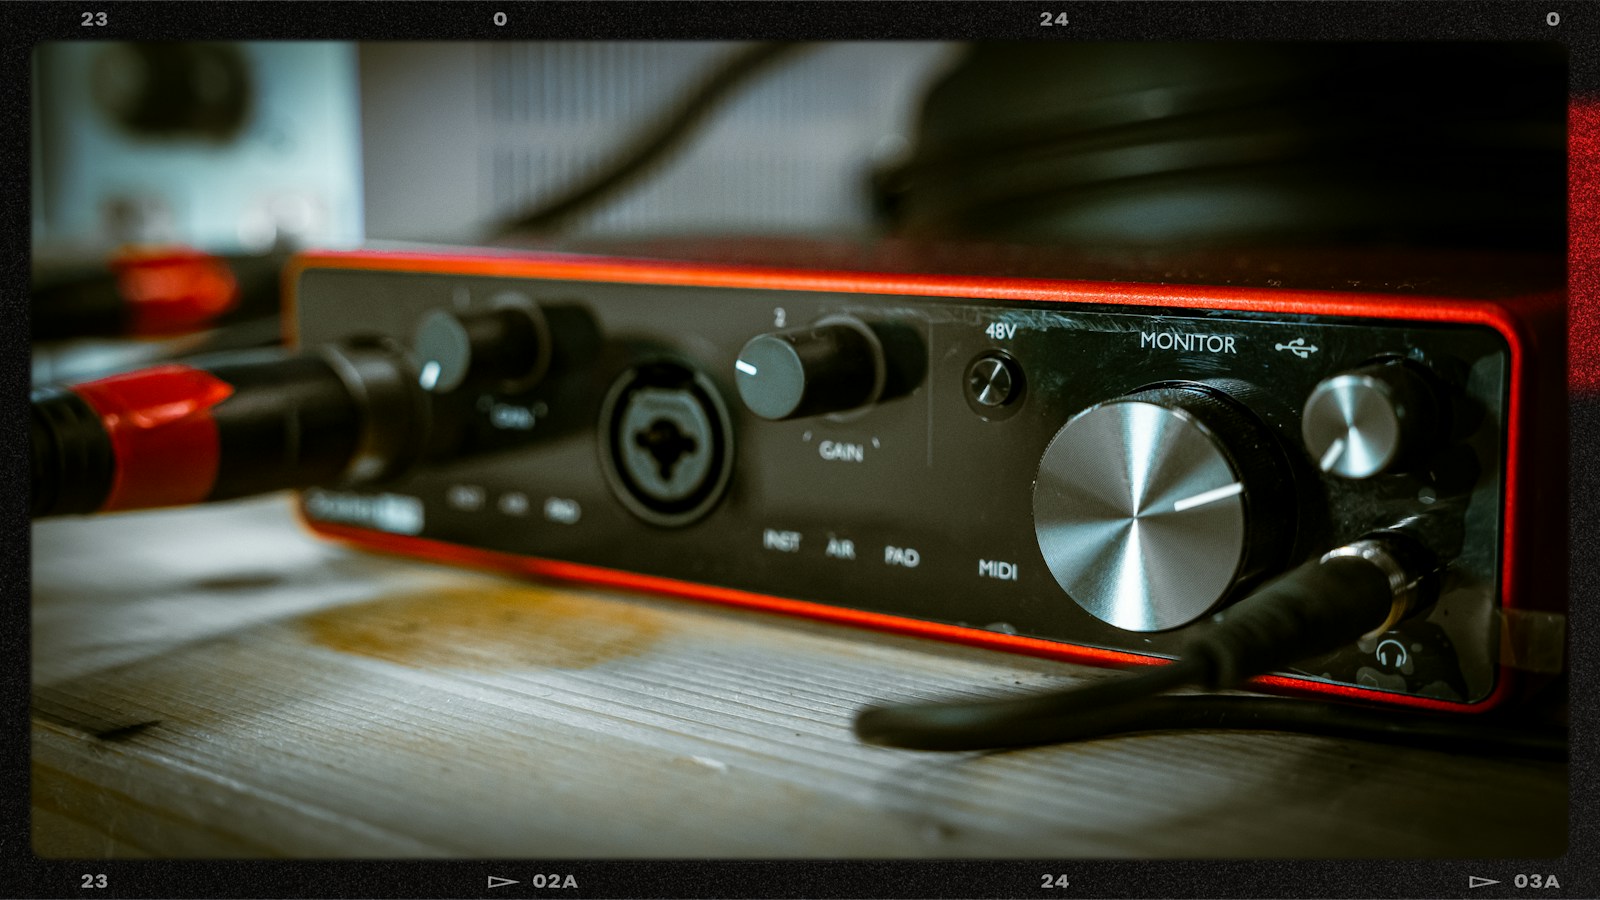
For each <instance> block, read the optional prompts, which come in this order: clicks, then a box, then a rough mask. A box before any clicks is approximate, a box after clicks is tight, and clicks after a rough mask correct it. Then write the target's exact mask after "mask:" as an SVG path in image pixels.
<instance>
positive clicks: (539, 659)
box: [33, 498, 1566, 858]
mask: <svg viewBox="0 0 1600 900" xmlns="http://www.w3.org/2000/svg"><path fill="white" fill-rule="evenodd" d="M34 538H35V544H34V549H35V555H34V588H35V589H34V598H33V603H34V606H33V610H34V613H33V623H34V632H33V648H34V657H35V668H34V685H35V689H34V707H35V727H34V783H35V798H36V800H35V802H36V804H37V805H36V815H35V820H34V841H35V847H36V849H37V850H38V852H40V853H41V854H43V855H52V856H70V855H80V854H82V853H84V852H85V848H88V849H89V850H91V851H93V852H95V853H103V854H105V855H140V854H149V855H157V856H227V857H232V856H312V857H338V856H359V857H390V856H397V857H432V856H455V857H486V856H507V857H529V858H539V857H549V858H555V857H633V856H645V857H701V856H705V857H725V858H733V857H780V856H802V857H921V856H926V857H966V856H971V857H981V856H1012V857H1046V858H1054V857H1070V856H1096V857H1099V856H1164V857H1165V856H1224V857H1228V856H1250V857H1258V856H1472V855H1480V854H1485V855H1506V854H1508V853H1509V854H1512V855H1550V854H1554V853H1558V852H1559V851H1560V849H1561V846H1562V842H1563V841H1564V837H1565V819H1566V787H1565V772H1564V769H1563V767H1560V766H1553V765H1548V764H1536V763H1526V762H1515V761H1493V760H1482V759H1474V758H1470V757H1464V756H1456V755H1452V754H1445V753H1437V752H1430V751H1421V750H1409V749H1401V748H1393V747H1383V746H1377V745H1367V744H1362V743H1359V742H1350V741H1338V740H1332V739H1325V738H1316V737H1309V736H1299V735H1285V734H1223V733H1204V732H1198V733H1186V734H1167V735H1146V736H1140V737H1133V738H1128V739H1123V740H1116V741H1105V742H1096V743H1089V744H1083V745H1077V746H1068V747H1054V748H1043V749H1037V750H1030V751H1025V752H1014V753H1003V754H956V755H949V756H930V755H920V754H913V753H905V752H900V751H892V750H885V749H881V748H872V747H863V746H861V745H859V744H857V743H856V742H855V741H854V740H853V738H852V737H851V735H850V732H849V721H850V718H851V715H852V714H853V712H854V710H855V709H856V708H857V707H858V706H860V705H861V704H863V703H866V702H870V701H872V700H878V699H913V698H931V697H942V696H956V695H967V696H976V695H987V694H993V693H997V692H1005V691H1027V690H1032V689H1037V688H1038V687H1041V686H1049V685H1059V684H1063V683H1068V682H1072V681H1082V680H1087V679H1091V678H1097V677H1105V673H1102V672H1098V671H1095V670H1089V669H1083V668H1079V667H1073V666H1067V665H1061V664H1056V663H1050V662H1045V661H1041V660H1035V659H1029V658H1023V657H1010V656H1006V655H1003V654H997V653H992V652H988V651H981V650H975V649H972V648H962V647H954V646H947V645H942V644H936V643H931V642H924V641H919V640H914V639H909V638H902V637H895V636H888V635H878V634H872V633H867V632H860V631H853V630H849V629H844V628H838V627H834V626H829V625H825V624H821V623H815V622H806V621H801V620H792V619H787V618H783V617H777V616H770V615H765V614H759V613H752V612H746V611H740V610H733V609H725V608H720V607H715V606H708V605H700V604H694V603H688V602H679V601H671V600H662V599H655V598H648V597H640V596H631V595H619V594H615V593H609V592H600V591H592V590H586V589H573V588H570V587H559V588H558V587H551V586H545V585H537V584H528V583H522V582H516V581H512V580H507V579H502V578H498V577H494V576H489V575H484V574H480V573H472V572H464V571H457V570H452V569H446V568H441V567H437V566H431V565H425V564H419V563H414V562H408V561H404V560H396V559H388V558H381V557H373V556H365V555H361V554H357V553H353V552H350V551H347V550H344V549H341V548H339V547H335V546H331V545H327V544H322V543H319V542H317V541H315V540H313V539H311V538H310V537H308V536H307V535H306V534H305V533H304V532H302V531H300V530H299V529H298V528H297V527H296V526H295V525H294V524H293V522H292V520H291V517H290V516H289V513H288V509H287V506H286V501H285V500H283V499H282V498H276V499H269V500H265V501H255V502H251V503H243V504H233V505H225V506H218V507H213V508H206V509H196V510H184V511H174V512H163V513H152V514H143V515H130V516H120V517H107V518H104V519H95V520H79V521H60V522H49V523H42V524H40V525H38V526H36V527H35V529H34ZM1467 784H1470V785H1472V786H1473V789H1472V790H1471V791H1466V790H1462V789H1461V786H1462V785H1467ZM1491 810H1492V811H1493V813H1492V815H1491V814H1489V812H1488V811H1491Z"/></svg>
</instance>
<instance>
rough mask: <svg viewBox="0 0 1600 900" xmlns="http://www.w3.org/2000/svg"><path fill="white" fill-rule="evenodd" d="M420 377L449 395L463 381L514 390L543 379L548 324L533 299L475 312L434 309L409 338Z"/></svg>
mask: <svg viewBox="0 0 1600 900" xmlns="http://www.w3.org/2000/svg"><path fill="white" fill-rule="evenodd" d="M411 347H412V352H413V354H414V356H415V358H416V366H417V380H418V383H420V384H421V385H422V387H423V389H424V390H427V391H431V392H433V393H435V394H445V393H449V392H451V391H454V390H456V389H457V388H460V387H462V386H463V385H475V386H480V387H481V386H494V387H496V388H498V389H500V390H503V391H506V392H509V393H515V392H517V391H523V390H527V389H528V388H531V387H533V386H534V385H536V384H538V383H539V380H540V379H541V378H542V377H543V376H544V374H545V371H546V370H547V369H548V368H549V367H550V329H549V326H548V325H547V324H546V323H545V318H544V315H543V313H542V312H541V311H540V310H539V308H538V307H537V306H534V305H533V304H532V303H517V302H511V301H509V300H507V301H505V302H497V303H496V305H495V307H494V308H492V309H487V310H479V311H476V312H471V313H454V312H449V311H446V310H443V309H434V310H430V311H429V312H428V313H427V314H426V315H424V316H423V317H422V319H421V320H420V321H418V322H417V327H416V331H415V332H414V333H413V334H412V338H411Z"/></svg>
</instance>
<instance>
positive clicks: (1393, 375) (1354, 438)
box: [1300, 361, 1437, 479]
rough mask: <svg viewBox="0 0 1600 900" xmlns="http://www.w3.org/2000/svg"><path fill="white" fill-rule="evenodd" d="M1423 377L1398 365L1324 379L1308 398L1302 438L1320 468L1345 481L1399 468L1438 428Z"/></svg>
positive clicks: (1396, 362)
mask: <svg viewBox="0 0 1600 900" xmlns="http://www.w3.org/2000/svg"><path fill="white" fill-rule="evenodd" d="M1431 394H1432V392H1431V391H1430V390H1429V387H1428V385H1427V383H1426V382H1425V381H1424V380H1423V378H1422V376H1421V375H1419V374H1417V373H1416V372H1414V371H1412V369H1411V368H1410V366H1408V365H1407V364H1405V363H1403V362H1399V361H1395V362H1390V363H1383V364H1380V365H1375V366H1365V367H1363V368H1360V369H1356V370H1355V371H1352V372H1346V373H1343V374H1341V375H1335V376H1333V377H1332V378H1328V379H1324V380H1323V381H1322V383H1321V384H1318V385H1317V387H1316V389H1315V390H1313V391H1312V392H1311V396H1310V398H1308V399H1307V400H1306V407H1305V412H1304V413H1303V414H1302V416H1301V419H1300V434H1301V437H1302V438H1303V439H1304V440H1305V444H1306V449H1307V450H1308V451H1309V452H1310V453H1311V459H1312V461H1313V462H1314V463H1316V465H1317V468H1319V469H1321V470H1322V471H1324V472H1327V473H1329V474H1332V475H1337V476H1339V477H1341V478H1352V479H1361V478H1371V477H1372V476H1374V475H1377V474H1379V473H1382V472H1388V471H1394V470H1397V469H1399V468H1400V467H1401V466H1402V465H1403V464H1404V463H1405V462H1406V461H1407V458H1408V457H1409V456H1411V455H1413V454H1414V453H1415V451H1416V450H1418V449H1419V448H1420V447H1422V446H1425V445H1426V443H1427V441H1428V432H1429V431H1430V430H1432V429H1433V428H1434V427H1435V425H1436V424H1437V423H1436V421H1435V406H1436V404H1435V403H1434V402H1433V398H1432V396H1431Z"/></svg>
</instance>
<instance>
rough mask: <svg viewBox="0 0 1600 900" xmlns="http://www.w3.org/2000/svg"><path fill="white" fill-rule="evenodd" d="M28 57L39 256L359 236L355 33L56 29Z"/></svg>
mask: <svg viewBox="0 0 1600 900" xmlns="http://www.w3.org/2000/svg"><path fill="white" fill-rule="evenodd" d="M34 71H35V83H36V91H37V95H36V99H37V102H36V103H35V104H34V121H33V133H34V142H35V151H36V152H35V153H34V156H33V185H34V191H33V196H34V205H33V243H34V248H35V256H36V258H37V257H40V256H43V257H45V258H52V257H57V256H60V255H62V254H73V253H78V254H82V253H97V252H101V251H104V250H106V249H108V248H113V247H116V246H119V245H122V244H127V243H140V244H146V243H182V244H188V245H190V246H193V247H197V248H199V249H202V250H206V251H210V252H220V253H260V252H264V251H266V250H269V249H271V248H273V247H275V246H282V245H290V246H303V245H307V244H318V245H334V246H346V245H353V244H356V243H359V242H360V241H361V239H362V237H363V233H362V227H361V215H362V200H361V168H360V167H361V157H360V146H359V143H358V141H359V138H360V132H359V125H358V109H357V97H356V52H355V47H354V46H352V45H350V44H336V43H306V42H259V43H254V42H253V43H234V44H172V43H140V44H129V43H115V42H92V43H90V42H74V43H49V44H43V45H40V47H39V49H38V50H37V52H36V54H35V57H34Z"/></svg>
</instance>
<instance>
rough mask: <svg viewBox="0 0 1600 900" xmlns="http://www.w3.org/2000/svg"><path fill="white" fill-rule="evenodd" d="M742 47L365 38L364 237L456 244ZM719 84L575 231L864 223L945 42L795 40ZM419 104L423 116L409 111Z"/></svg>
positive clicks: (756, 229)
mask: <svg viewBox="0 0 1600 900" xmlns="http://www.w3.org/2000/svg"><path fill="white" fill-rule="evenodd" d="M748 46H749V45H745V44H739V43H731V42H722V41H708V42H696V43H672V42H649V43H643V42H639V43H634V42H626V43H610V42H606V43H602V42H573V43H545V44H529V43H499V42H497V43H486V44H414V43H404V44H399V43H396V44H366V45H363V46H362V47H361V51H360V64H361V103H362V124H361V127H362V145H363V147H364V159H363V164H364V169H365V179H366V182H365V183H366V197H367V211H366V221H367V233H368V235H369V236H370V237H372V238H379V239H393V240H421V241H443V242H454V243H468V242H474V241H482V240H483V239H484V238H485V237H486V236H488V235H489V234H491V233H492V231H493V230H494V229H493V226H494V225H495V224H496V223H499V222H501V221H504V220H507V219H511V218H514V217H516V216H518V215H520V214H522V213H524V212H525V211H527V210H529V209H532V208H535V207H537V206H539V205H541V204H543V203H545V202H547V201H549V200H551V199H552V198H554V197H556V196H558V195H560V194H562V193H564V192H565V191H567V190H568V189H570V188H571V187H572V186H573V185H575V184H578V183H579V182H581V181H583V180H584V179H585V178H587V177H589V176H591V175H592V174H594V173H595V172H597V171H599V170H600V169H601V168H602V167H604V166H605V165H607V164H608V163H611V162H612V161H613V160H614V159H615V158H616V157H617V154H618V153H619V151H622V150H624V149H625V148H627V147H629V146H630V145H631V144H632V143H633V142H634V141H635V140H637V138H638V136H639V133H640V131H641V130H642V129H644V128H645V127H646V126H647V125H650V124H653V123H655V122H656V121H657V120H658V119H659V118H660V117H661V116H662V115H663V114H664V113H666V112H669V111H670V110H671V109H672V108H673V106H674V104H676V103H678V102H680V101H681V98H682V97H683V96H684V95H685V93H686V92H688V91H691V90H692V89H693V88H694V87H696V86H698V85H700V84H702V83H703V82H704V80H705V79H706V78H707V75H708V74H709V73H712V72H714V71H715V70H717V69H718V68H719V67H721V66H723V65H725V64H726V63H727V62H728V61H729V60H731V59H734V58H735V57H736V56H737V55H738V54H739V53H741V52H742V51H744V50H745V49H746V48H747V47H748ZM804 49H805V52H803V53H799V54H794V55H790V56H787V57H785V58H783V59H781V60H778V61H776V62H775V64H773V65H770V66H767V67H765V68H763V69H762V70H760V71H758V72H753V73H751V77H749V78H748V79H747V80H746V81H744V82H743V83H742V84H740V85H738V86H737V88H736V89H734V90H731V91H728V92H726V93H724V94H723V95H722V96H721V98H720V99H719V101H718V105H717V107H716V108H715V109H714V110H713V111H711V112H710V113H709V114H708V115H707V116H705V117H704V119H703V120H702V121H701V123H700V125H699V126H698V128H697V130H696V132H695V133H694V134H693V135H692V136H690V137H689V138H688V139H687V140H685V141H684V142H683V145H682V147H681V149H680V150H679V152H677V153H675V154H673V155H672V156H670V157H669V158H666V159H663V160H662V161H660V162H659V163H658V165H657V166H656V167H655V168H654V169H652V171H651V172H650V174H649V175H648V176H647V178H645V179H642V180H639V181H636V182H635V183H634V184H633V186H632V187H631V188H630V189H629V190H628V191H627V192H625V193H623V194H619V195H617V196H615V197H614V198H612V199H611V200H610V202H607V203H604V204H601V205H597V206H596V207H595V208H592V209H589V210H585V211H584V212H582V213H581V214H575V215H574V216H572V218H571V219H570V220H569V221H567V222H564V223H563V225H564V227H565V230H566V232H568V233H571V234H580V235H587V234H608V235H610V234H619V233H632V234H660V233H664V232H665V233H684V232H700V233H705V232H719V233H723V234H793V233H808V234H827V235H832V236H838V235H843V234H860V233H862V232H866V231H869V230H870V229H871V228H872V226H873V216H872V206H871V203H870V194H869V192H868V190H867V185H868V183H869V180H870V177H871V172H872V170H873V168H874V167H875V166H877V165H880V164H882V163H884V162H885V161H888V160H893V159H896V158H898V154H899V153H900V152H901V151H902V150H903V149H904V148H905V147H906V146H907V142H908V141H909V140H910V136H911V134H912V131H913V129H914V117H915V115H916V108H917V102H918V99H919V98H920V97H921V96H922V93H923V91H924V90H926V88H927V86H928V84H929V83H930V81H931V80H933V79H934V78H936V77H938V76H939V74H940V73H941V72H942V71H943V70H944V69H945V68H946V67H948V66H949V65H950V63H951V62H952V61H953V60H954V58H955V56H956V53H957V51H958V47H957V46H956V45H953V44H947V43H920V42H905V43H901V42H894V43H826V44H815V45H807V46H806V47H805V48H804ZM418 109H427V110H428V112H429V114H428V115H426V116H418V115H417V114H416V112H417V110H418Z"/></svg>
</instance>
